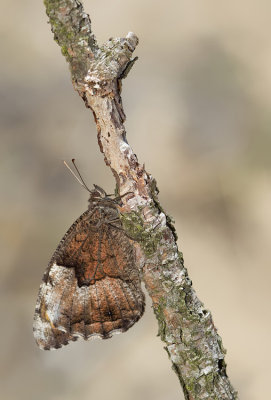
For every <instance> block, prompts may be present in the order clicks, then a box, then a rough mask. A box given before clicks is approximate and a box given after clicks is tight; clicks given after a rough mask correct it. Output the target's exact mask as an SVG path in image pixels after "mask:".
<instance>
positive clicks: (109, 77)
mask: <svg viewBox="0 0 271 400" xmlns="http://www.w3.org/2000/svg"><path fill="white" fill-rule="evenodd" d="M44 3H45V6H46V12H47V15H48V16H49V20H50V24H51V26H52V31H53V33H54V37H55V40H56V41H57V43H58V44H59V45H60V46H61V49H62V53H63V54H64V55H65V57H66V59H67V61H68V63H69V65H70V69H71V74H72V81H73V84H74V87H75V89H76V90H77V91H78V93H79V94H80V96H81V97H82V98H83V100H84V102H85V104H86V106H87V107H89V108H90V109H91V110H92V111H93V114H94V118H95V121H96V124H97V130H98V143H99V146H100V150H101V152H102V153H103V154H104V159H105V163H106V165H108V166H109V167H110V168H111V170H112V172H113V174H114V177H115V179H116V182H117V188H118V191H119V193H120V194H124V193H127V192H133V194H132V195H129V196H124V197H123V203H124V205H123V207H122V210H121V212H122V221H123V226H124V228H125V229H126V230H127V233H128V234H129V235H130V236H131V237H134V238H136V239H138V240H136V241H135V242H134V245H135V247H136V251H137V261H138V265H139V267H140V268H141V271H142V279H143V281H144V283H145V286H146V288H147V291H148V293H149V295H150V297H151V299H152V302H153V309H154V312H155V315H156V317H157V320H158V324H159V335H160V337H161V339H162V340H163V341H164V342H165V344H166V346H165V349H166V351H167V353H168V355H169V358H170V360H171V362H172V365H173V369H174V371H175V372H176V374H177V375H178V377H179V380H180V382H181V385H182V388H183V391H184V395H185V398H186V399H190V400H192V399H193V400H195V399H196V400H201V399H225V400H226V399H237V393H236V392H235V391H234V389H233V387H232V386H231V383H230V381H229V379H228V377H227V374H226V364H225V361H224V357H225V349H224V348H223V346H222V342H221V338H220V336H219V335H218V334H217V331H216V328H215V326H214V324H213V320H212V316H211V314H210V312H209V311H207V310H206V309H205V308H204V306H203V304H202V303H201V302H200V300H199V299H198V298H197V296H196V293H195V291H194V290H193V288H192V282H191V280H190V279H189V277H188V274H187V270H186V268H185V267H184V264H183V257H182V253H180V252H179V251H178V248H177V244H176V240H177V235H176V232H175V229H174V226H173V224H172V222H171V220H170V218H169V217H168V216H167V215H166V213H165V211H164V210H163V209H162V207H161V205H160V203H159V201H158V198H157V194H158V189H157V186H156V182H155V180H154V179H153V177H152V176H151V175H150V174H148V173H147V172H146V170H145V167H144V166H142V165H140V164H139V163H138V160H137V157H136V155H135V154H134V152H133V150H132V148H131V147H130V146H129V144H128V142H127V140H126V132H125V128H124V125H123V124H124V121H125V114H124V111H123V108H122V101H121V96H120V93H121V80H122V79H123V78H124V77H126V76H127V74H128V72H129V70H130V68H131V67H132V65H133V63H134V61H135V60H134V59H133V51H134V50H135V47H136V46H137V44H138V39H137V37H136V35H135V34H133V33H131V32H130V33H128V35H127V36H126V38H115V39H109V40H108V41H107V42H106V43H105V44H103V45H102V46H100V47H99V46H98V44H97V42H96V39H95V36H94V35H93V33H92V31H91V24H90V19H89V17H88V15H87V14H85V13H84V10H83V7H82V4H81V3H80V2H79V1H78V0H45V1H44Z"/></svg>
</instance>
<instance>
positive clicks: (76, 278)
mask: <svg viewBox="0 0 271 400" xmlns="http://www.w3.org/2000/svg"><path fill="white" fill-rule="evenodd" d="M144 304H145V303H144V294H143V292H142V290H141V283H140V277H139V271H138V268H137V266H136V260H135V254H134V247H133V245H132V244H131V242H130V240H129V239H128V237H127V235H126V234H125V232H124V230H123V229H122V224H121V220H120V215H119V205H118V203H117V201H116V200H115V199H111V198H109V197H108V196H107V195H106V194H105V192H104V191H103V190H102V189H100V188H99V187H97V186H95V190H93V191H91V195H90V199H89V207H88V210H87V211H85V212H84V213H83V214H82V215H81V216H80V217H79V218H78V219H77V220H76V221H75V222H74V223H73V225H72V226H71V227H70V229H69V230H68V231H67V233H66V234H65V235H64V237H63V239H62V240H61V242H60V244H59V245H58V247H57V249H56V251H55V252H54V254H53V256H52V258H51V260H50V262H49V265H48V268H47V270H46V271H45V274H44V277H43V282H42V284H41V286H40V291H39V295H38V300H37V305H36V309H35V316H34V336H35V339H36V342H37V344H38V346H39V347H40V348H41V349H45V350H49V349H53V348H59V347H62V346H63V345H66V344H68V343H69V342H70V341H74V340H77V339H78V337H82V338H84V339H85V340H87V339H89V338H92V337H100V338H103V339H106V338H109V337H111V336H112V334H114V333H120V332H125V331H126V330H128V329H129V328H130V327H131V326H132V325H133V324H134V323H135V322H136V321H138V319H139V318H140V317H141V316H142V314H143V312H144Z"/></svg>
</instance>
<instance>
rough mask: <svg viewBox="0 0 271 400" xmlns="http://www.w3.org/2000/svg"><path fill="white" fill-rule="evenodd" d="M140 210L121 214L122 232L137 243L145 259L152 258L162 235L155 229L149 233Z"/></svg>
mask: <svg viewBox="0 0 271 400" xmlns="http://www.w3.org/2000/svg"><path fill="white" fill-rule="evenodd" d="M140 211H141V209H140V208H139V211H138V212H136V211H131V212H129V213H123V214H121V221H122V225H123V228H124V230H125V231H126V232H127V234H128V236H129V237H130V238H132V239H133V240H135V241H138V242H139V243H140V245H141V247H142V249H143V251H144V254H145V256H146V257H147V258H150V257H152V256H153V255H154V254H155V252H156V250H157V247H158V245H159V243H160V241H161V238H162V234H161V232H160V231H159V230H158V229H157V230H156V229H153V230H152V231H149V230H148V229H147V228H146V226H145V224H144V220H143V219H142V217H141V215H140Z"/></svg>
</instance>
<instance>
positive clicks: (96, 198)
mask: <svg viewBox="0 0 271 400" xmlns="http://www.w3.org/2000/svg"><path fill="white" fill-rule="evenodd" d="M93 186H94V189H92V190H90V191H89V193H90V196H89V200H88V202H89V208H90V209H93V207H95V206H96V205H97V204H99V203H101V202H102V203H106V204H108V205H109V204H111V203H112V204H114V205H115V206H116V203H117V201H116V199H113V198H111V196H112V195H108V194H107V193H106V192H105V190H103V189H102V188H101V187H100V186H98V185H95V184H94V185H93Z"/></svg>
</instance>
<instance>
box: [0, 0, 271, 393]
mask: <svg viewBox="0 0 271 400" xmlns="http://www.w3.org/2000/svg"><path fill="white" fill-rule="evenodd" d="M84 3H85V7H86V10H87V11H88V12H89V13H90V15H91V19H92V25H93V29H94V32H95V34H96V35H97V38H98V40H99V42H100V43H101V42H102V41H104V40H106V39H107V38H109V37H110V36H123V35H126V34H127V32H128V31H134V32H135V33H136V34H137V35H138V36H139V38H140V45H139V47H138V49H137V50H136V55H138V56H139V61H137V63H136V65H135V66H134V68H133V69H132V71H131V73H130V75H129V77H128V79H127V80H125V81H124V87H123V101H124V106H125V111H126V114H127V123H126V127H127V132H128V140H129V142H130V143H131V145H132V146H133V148H134V150H135V152H136V153H137V155H138V158H139V160H140V161H141V162H142V163H143V162H145V164H146V168H147V170H148V171H149V172H151V173H152V174H153V175H154V176H155V178H156V179H157V181H158V185H159V188H160V192H161V193H160V199H161V202H162V204H163V206H164V207H165V209H166V210H167V211H168V212H169V214H170V215H172V216H173V217H174V219H175V220H176V227H177V231H178V234H179V246H180V249H181V250H182V251H183V252H184V257H185V263H186V266H187V267H188V270H189V274H190V277H191V278H192V280H193V283H194V287H195V289H196V290H197V292H198V295H199V296H200V298H201V300H202V301H203V302H204V303H205V305H206V307H207V308H209V309H210V310H211V311H212V313H213V316H214V320H215V323H216V326H217V327H218V330H219V333H220V334H221V336H222V338H223V342H224V346H225V347H226V348H227V350H228V354H227V358H226V361H227V363H228V373H229V375H230V377H231V379H232V382H233V384H234V386H235V387H236V389H238V390H239V393H240V398H243V399H246V400H258V399H267V398H269V396H270V394H269V381H270V373H271V367H270V361H269V360H270V355H271V354H270V328H271V321H270V299H271V295H270V278H271V272H270V234H271V186H270V177H271V157H270V149H271V147H270V145H271V132H270V128H271V117H270V109H271V26H270V14H271V3H270V1H267V0H259V1H250V0H246V1H244V0H240V1H238V2H237V1H234V0H229V1H227V2H218V1H217V0H213V1H211V0H204V1H203V0H196V1H187V0H183V1H180V0H168V1H167V2H161V1H157V0H150V1H143V0H138V1H136V2H135V1H130V0H115V1H109V0H86V1H85V2H84ZM46 21H47V17H46V15H45V11H44V6H43V3H42V1H36V0H24V1H21V0H14V1H13V2H10V1H9V0H1V16H0V33H1V74H0V95H1V122H0V124H1V157H0V165H1V208H0V221H1V241H0V243H1V269H0V273H1V276H0V280H1V294H0V296H1V298H0V307H1V354H0V359H1V371H0V379H1V389H0V390H1V398H3V399H5V400H17V399H22V400H25V399H27V400H37V399H39V400H64V399H65V400H75V399H76V400H78V399H80V400H89V399H95V400H104V399H108V398H110V399H111V400H116V399H118V400H124V399H125V400H126V399H129V400H137V399H139V398H141V399H156V400H177V399H182V398H183V397H182V394H181V391H180V387H179V383H178V381H177V378H176V377H175V375H174V373H173V372H172V371H171V368H170V362H169V361H168V359H167V355H166V352H165V351H164V350H163V344H162V342H161V341H160V339H159V338H158V337H156V333H157V324H156V320H155V318H154V316H153V315H152V311H151V308H150V304H149V303H148V309H147V312H146V314H145V316H144V317H143V318H142V320H141V321H139V322H138V323H137V324H136V325H135V327H134V328H133V329H131V330H130V331H129V332H127V333H126V334H123V335H119V336H116V337H114V338H112V339H111V340H109V341H103V342H102V341H99V340H96V341H91V342H88V343H87V342H86V343H75V344H71V345H70V346H68V347H66V348H64V349H61V350H58V351H55V352H41V351H40V350H39V349H38V348H36V346H35V343H34V341H33V337H32V317H33V310H34V306H35V301H36V296H37V291H38V287H39V284H40V280H41V277H42V274H43V270H44V268H45V267H46V265H47V263H48V260H49V258H50V256H51V254H52V252H53V251H54V249H55V247H56V245H57V244H58V242H59V240H60V238H61V237H62V236H63V234H64V232H65V231H66V229H67V228H68V227H69V225H70V224H71V223H72V222H73V220H74V219H75V218H77V217H78V216H79V214H80V213H81V212H83V211H84V210H85V209H86V206H87V198H88V194H87V193H86V192H85V191H84V190H82V189H81V187H80V186H79V185H78V184H77V183H76V182H75V180H74V179H73V178H72V176H71V175H70V174H69V172H68V171H67V170H66V169H65V168H64V166H63V163H62V160H63V159H65V160H70V159H71V158H72V157H74V158H76V159H77V162H78V165H79V167H80V170H81V172H82V174H83V176H84V177H85V179H86V181H87V182H88V183H89V185H91V184H92V183H97V184H99V185H100V186H102V187H104V188H105V189H106V190H108V191H109V192H112V190H113V188H114V181H113V178H112V176H111V174H110V172H109V171H108V170H107V168H106V167H105V165H104V162H103V157H102V155H101V154H100V152H99V150H98V146H97V143H96V131H95V126H94V123H93V117H92V115H91V113H90V112H89V111H88V110H87V109H85V108H84V105H83V102H82V101H81V99H80V98H79V96H78V95H77V93H75V92H74V91H73V88H72V85H71V83H70V76H69V71H68V67H67V64H66V63H65V60H64V58H63V57H62V56H61V53H60V50H59V48H58V46H57V45H56V43H55V42H54V41H53V37H52V34H51V32H50V27H49V25H47V23H46Z"/></svg>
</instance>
